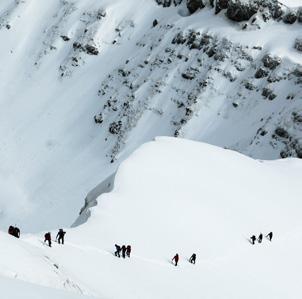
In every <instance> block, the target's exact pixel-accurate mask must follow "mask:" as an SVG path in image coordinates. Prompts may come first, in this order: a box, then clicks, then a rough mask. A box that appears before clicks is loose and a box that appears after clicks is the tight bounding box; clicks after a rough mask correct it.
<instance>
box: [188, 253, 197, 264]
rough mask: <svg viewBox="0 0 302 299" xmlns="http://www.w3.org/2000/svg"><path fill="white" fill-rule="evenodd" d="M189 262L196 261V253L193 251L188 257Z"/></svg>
mask: <svg viewBox="0 0 302 299" xmlns="http://www.w3.org/2000/svg"><path fill="white" fill-rule="evenodd" d="M189 262H190V263H191V264H194V265H195V263H196V254H195V253H193V254H192V256H191V257H190V259H189Z"/></svg>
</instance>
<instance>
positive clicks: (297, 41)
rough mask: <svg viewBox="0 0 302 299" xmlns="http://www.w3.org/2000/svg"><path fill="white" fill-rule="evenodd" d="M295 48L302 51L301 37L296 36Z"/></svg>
mask: <svg viewBox="0 0 302 299" xmlns="http://www.w3.org/2000/svg"><path fill="white" fill-rule="evenodd" d="M295 49H297V50H298V51H300V52H302V38H297V39H296V41H295Z"/></svg>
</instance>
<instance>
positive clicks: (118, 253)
mask: <svg viewBox="0 0 302 299" xmlns="http://www.w3.org/2000/svg"><path fill="white" fill-rule="evenodd" d="M115 249H116V250H115V253H114V255H115V256H117V257H121V250H122V248H121V246H120V245H117V244H115Z"/></svg>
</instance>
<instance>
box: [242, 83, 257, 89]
mask: <svg viewBox="0 0 302 299" xmlns="http://www.w3.org/2000/svg"><path fill="white" fill-rule="evenodd" d="M243 84H244V87H245V88H246V89H248V90H254V89H255V88H256V87H255V85H254V84H252V83H251V82H249V81H244V82H243Z"/></svg>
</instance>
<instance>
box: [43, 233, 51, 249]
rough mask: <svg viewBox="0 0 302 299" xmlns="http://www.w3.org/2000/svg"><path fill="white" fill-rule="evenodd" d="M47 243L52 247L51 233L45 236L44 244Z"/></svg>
mask: <svg viewBox="0 0 302 299" xmlns="http://www.w3.org/2000/svg"><path fill="white" fill-rule="evenodd" d="M45 242H48V246H49V247H51V234H50V232H48V233H46V234H45V235H44V243H45Z"/></svg>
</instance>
